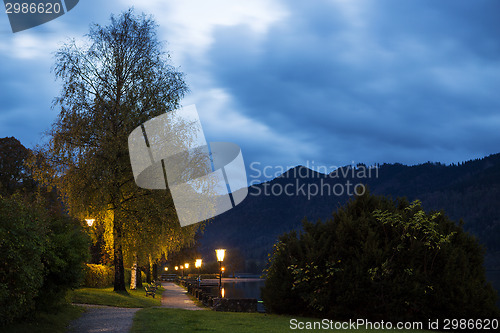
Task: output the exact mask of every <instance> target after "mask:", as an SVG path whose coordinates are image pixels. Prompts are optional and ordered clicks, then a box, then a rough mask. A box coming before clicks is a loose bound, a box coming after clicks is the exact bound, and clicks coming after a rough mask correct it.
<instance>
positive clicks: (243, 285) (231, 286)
mask: <svg viewBox="0 0 500 333" xmlns="http://www.w3.org/2000/svg"><path fill="white" fill-rule="evenodd" d="M264 281H265V280H263V279H255V278H241V279H223V281H222V286H223V287H224V297H227V298H256V299H257V300H258V301H260V300H262V298H261V297H260V288H262V287H264ZM257 311H259V312H264V311H265V310H264V305H263V304H262V303H258V304H257Z"/></svg>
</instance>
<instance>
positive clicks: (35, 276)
mask: <svg viewBox="0 0 500 333" xmlns="http://www.w3.org/2000/svg"><path fill="white" fill-rule="evenodd" d="M45 234H46V230H45V229H44V228H43V226H42V224H41V223H40V216H39V215H38V214H37V212H36V211H32V210H30V209H28V208H27V207H26V206H25V205H24V204H23V203H22V201H21V200H20V199H19V198H17V197H12V198H3V197H1V196H0V258H1V260H0V267H1V268H0V326H1V325H2V324H8V323H11V322H12V321H13V320H14V319H16V318H20V317H22V316H24V315H26V314H27V313H28V312H29V311H30V310H32V309H33V308H34V306H35V301H34V298H35V296H36V295H37V294H38V292H39V290H40V287H41V286H42V284H43V273H44V266H43V264H42V262H41V258H42V255H43V252H44V246H45V245H46V244H45V242H44V241H45V239H44V238H45Z"/></svg>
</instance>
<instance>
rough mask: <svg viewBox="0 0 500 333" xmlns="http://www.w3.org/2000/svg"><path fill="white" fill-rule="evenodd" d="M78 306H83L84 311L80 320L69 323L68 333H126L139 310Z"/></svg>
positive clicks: (88, 305) (87, 305)
mask: <svg viewBox="0 0 500 333" xmlns="http://www.w3.org/2000/svg"><path fill="white" fill-rule="evenodd" d="M78 305H80V306H84V307H85V308H86V311H85V312H84V313H83V314H82V315H81V317H80V318H78V319H76V320H73V321H72V322H71V324H70V326H69V328H68V332H71V333H93V332H110V333H115V332H116V333H123V332H128V331H130V328H131V327H132V319H133V318H134V315H135V313H136V312H137V311H138V310H140V309H138V308H117V307H113V306H103V305H91V304H78Z"/></svg>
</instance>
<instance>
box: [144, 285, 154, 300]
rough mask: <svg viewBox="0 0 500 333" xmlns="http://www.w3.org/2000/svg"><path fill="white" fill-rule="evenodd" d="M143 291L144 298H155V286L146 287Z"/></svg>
mask: <svg viewBox="0 0 500 333" xmlns="http://www.w3.org/2000/svg"><path fill="white" fill-rule="evenodd" d="M144 290H145V291H146V297H148V296H149V295H151V296H153V298H155V294H156V285H149V284H148V285H146V286H145V287H144Z"/></svg>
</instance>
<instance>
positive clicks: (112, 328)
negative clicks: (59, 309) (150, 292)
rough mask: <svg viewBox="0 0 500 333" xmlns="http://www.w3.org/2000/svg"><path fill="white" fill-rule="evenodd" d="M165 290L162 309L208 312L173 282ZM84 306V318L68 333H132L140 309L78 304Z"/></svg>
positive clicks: (168, 283) (73, 324) (71, 326)
mask: <svg viewBox="0 0 500 333" xmlns="http://www.w3.org/2000/svg"><path fill="white" fill-rule="evenodd" d="M162 287H163V288H165V291H164V292H163V294H162V296H161V307H162V308H175V309H184V310H206V308H202V307H199V306H197V305H196V304H195V303H194V301H193V300H192V299H190V298H189V297H188V296H187V291H186V290H185V289H184V288H182V287H179V286H178V285H176V284H175V283H172V282H163V283H162ZM77 305H80V306H84V307H85V308H86V311H85V312H84V313H83V314H82V316H81V317H80V318H78V319H76V320H74V321H72V322H71V324H70V326H69V327H68V332H71V333H94V332H110V333H115V332H116V333H124V332H128V331H130V328H131V327H132V320H133V318H134V315H135V313H136V312H137V311H138V310H140V309H139V308H117V307H112V306H102V305H90V304H77Z"/></svg>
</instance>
